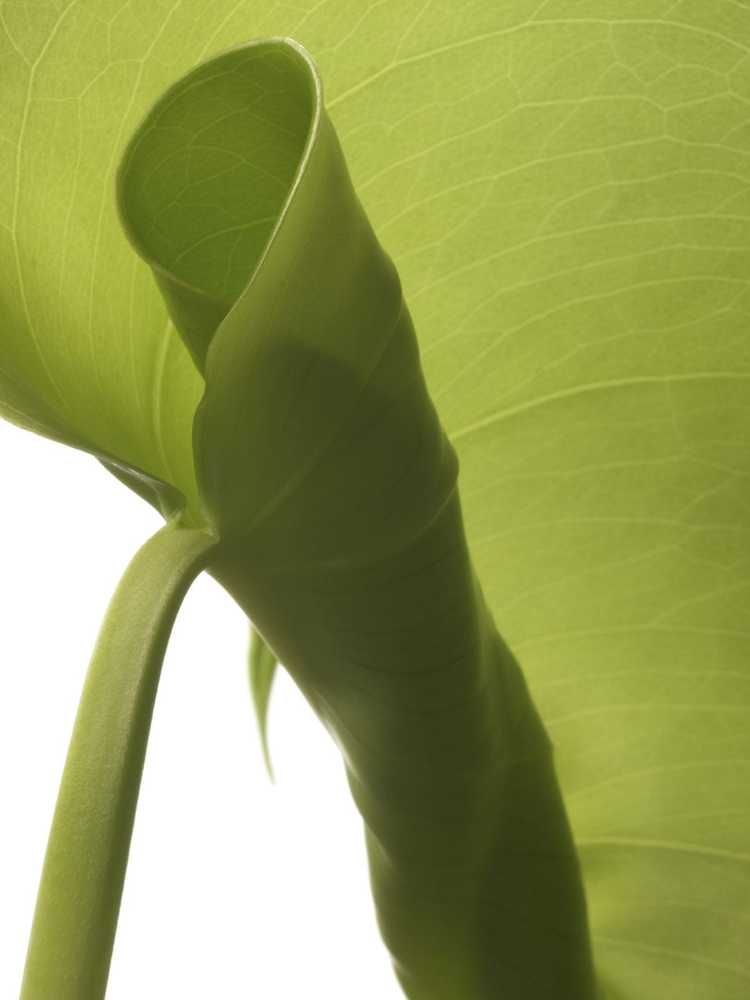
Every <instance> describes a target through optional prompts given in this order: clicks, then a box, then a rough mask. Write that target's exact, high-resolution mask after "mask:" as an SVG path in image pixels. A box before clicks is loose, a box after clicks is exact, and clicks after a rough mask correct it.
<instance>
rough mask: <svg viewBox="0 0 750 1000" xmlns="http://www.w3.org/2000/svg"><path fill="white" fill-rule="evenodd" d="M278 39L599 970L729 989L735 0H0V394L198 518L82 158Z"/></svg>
mask: <svg viewBox="0 0 750 1000" xmlns="http://www.w3.org/2000/svg"><path fill="white" fill-rule="evenodd" d="M282 33H283V34H289V35H293V36H294V37H296V38H298V39H299V40H300V41H301V42H303V43H304V44H306V45H307V46H308V48H309V49H310V50H311V51H312V52H313V54H314V55H315V57H316V60H317V61H318V63H319V65H320V67H321V71H322V75H323V77H324V79H325V81H326V91H327V95H328V97H327V106H328V108H329V110H330V113H331V117H332V119H333V121H334V123H335V124H336V127H337V131H338V133H339V136H340V138H341V140H342V144H343V147H344V150H345V153H346V157H347V161H348V163H349V166H350V169H351V172H352V175H353V178H354V183H355V187H356V189H357V191H358V193H359V194H360V196H361V198H362V200H363V203H364V205H365V207H366V209H367V213H368V215H369V217H370V219H371V220H372V222H373V224H374V227H375V230H376V232H377V234H378V235H379V236H380V237H381V239H382V240H383V242H384V244H385V245H386V247H387V248H388V250H389V252H390V253H391V254H392V256H393V258H394V260H395V262H396V265H397V267H398V271H399V274H400V276H401V278H402V281H403V283H404V287H405V289H406V295H407V300H408V302H409V305H410V309H411V312H412V315H413V317H414V320H415V324H416V328H417V330H418V335H419V341H420V345H421V349H422V357H423V364H424V367H425V370H426V375H427V381H428V385H429V387H430V390H431V392H432V394H433V396H434V398H435V399H436V402H437V406H438V410H439V413H440V415H441V418H442V420H443V422H444V424H445V426H446V428H447V430H448V432H449V434H450V435H451V437H452V440H453V441H454V443H455V446H456V449H457V451H458V454H459V457H460V460H461V483H462V497H463V505H464V512H465V517H466V524H467V531H468V537H469V542H470V544H471V548H472V553H473V557H474V562H475V565H476V567H477V569H478V573H479V577H480V579H481V580H482V585H483V588H484V591H485V595H486V598H487V600H488V603H489V605H490V607H491V608H492V609H493V611H494V613H495V615H496V617H497V619H498V622H499V624H500V626H501V629H502V632H503V635H504V636H505V637H506V638H507V639H508V641H509V643H510V645H511V646H512V648H513V649H514V651H516V652H517V653H518V654H519V656H520V657H521V659H522V661H523V665H524V671H525V674H526V676H527V677H528V679H529V682H530V685H531V688H532V692H533V693H534V696H535V699H536V701H537V703H538V704H539V706H540V708H541V711H542V715H543V717H544V719H545V722H546V724H547V726H548V728H549V730H550V732H551V735H552V737H553V739H554V741H555V745H556V748H557V750H556V756H557V761H558V769H559V770H560V772H561V777H562V782H563V786H564V789H565V793H566V801H567V804H568V808H569V811H570V814H571V819H572V822H573V826H574V830H575V833H576V836H577V839H578V843H579V851H580V852H581V857H582V861H583V865H584V873H585V876H586V884H587V891H588V897H589V902H590V907H591V916H592V924H593V930H594V935H595V948H596V953H597V962H598V968H599V970H600V973H601V976H602V977H603V979H604V981H605V982H606V984H607V987H608V990H609V993H610V995H611V997H612V998H613V1000H621V998H623V997H624V998H639V1000H640V998H644V1000H662V998H665V1000H683V998H684V1000H703V998H704V997H705V996H707V995H708V996H710V997H711V998H712V1000H714V998H716V1000H734V998H738V997H743V996H744V995H745V993H746V991H747V977H748V975H750V967H748V962H747V949H746V947H745V944H746V941H747V939H748V936H749V935H750V918H749V916H748V914H749V913H750V876H749V875H748V862H749V860H750V859H749V858H748V849H747V843H748V829H749V822H750V819H749V809H750V806H749V804H748V793H747V788H748V785H749V782H748V779H749V778H750V775H749V774H748V764H747V761H748V757H749V754H748V742H749V740H750V736H749V735H748V734H749V733H750V727H749V726H748V714H749V713H748V695H749V694H750V692H749V691H748V687H749V686H750V681H749V680H748V672H747V653H748V633H749V630H748V626H747V607H748V601H747V597H748V593H747V591H748V581H749V579H750V574H749V571H748V546H747V523H748V522H747V500H746V497H747V473H748V454H749V453H748V415H747V406H746V402H745V401H746V391H747V379H748V374H749V373H750V364H749V362H750V358H749V357H748V339H747V333H746V331H747V312H748V310H747V288H746V283H747V280H748V279H747V276H748V273H750V270H749V268H748V265H749V264H750V259H749V258H750V254H749V253H748V236H747V233H748V202H747V184H748V179H749V178H750V171H749V170H748V156H749V155H750V134H749V133H748V132H747V128H746V124H745V123H746V118H747V101H748V99H749V98H750V85H749V83H748V81H749V80H750V68H749V67H750V63H749V62H748V48H750V11H749V10H748V5H747V3H745V2H740V0H681V2H680V0H678V2H677V3H674V2H672V0H627V2H623V0H550V2H548V3H546V4H540V3H539V2H538V0H529V2H524V0H517V2H508V3H486V4H475V5H472V6H469V7H462V6H456V5H455V4H453V3H449V2H448V0H444V2H443V0H441V2H433V3H432V4H424V2H423V0H414V2H411V0H403V2H401V0H399V2H398V3H395V2H385V3H371V4H361V3H357V2H354V0H329V2H327V3H323V4H320V3H318V2H315V0H301V2H300V3H298V4H296V5H295V7H294V8H291V7H280V6H274V5H270V6H269V5H267V4H261V3H260V2H259V0H247V2H245V3H240V4H235V3H231V2H229V0H217V2H216V3H213V4H211V5H205V4H199V3H198V2H197V0H183V3H181V4H178V5H175V6H171V5H167V6H159V5H154V4H151V3H147V2H146V0H135V2H134V3H131V4H129V5H127V6H125V5H122V4H120V3H119V2H115V3H111V4H107V3H103V4H101V5H100V4H98V3H97V4H94V3H85V4H80V3H78V4H77V3H61V4H59V5H55V4H50V5H49V6H40V7H35V8H34V10H33V16H31V15H29V16H27V12H26V10H25V8H23V7H20V6H11V5H4V6H3V7H2V19H0V53H2V60H3V63H2V65H3V69H4V71H3V75H2V89H3V97H4V101H3V103H2V107H1V110H0V137H1V138H2V141H0V176H2V177H3V178H4V179H5V181H4V183H3V185H2V186H0V309H1V310H2V320H3V325H2V332H1V333H0V369H2V372H3V375H2V378H3V383H2V390H1V391H0V396H1V397H2V400H3V408H4V412H5V413H6V415H8V416H10V417H11V418H12V419H17V420H20V421H21V422H25V423H27V424H31V425H32V426H37V425H42V426H41V428H40V429H44V428H45V427H46V428H48V429H49V428H52V432H53V433H54V434H55V435H56V436H64V437H65V438H66V439H67V440H71V441H73V442H74V443H80V442H81V441H83V443H90V441H89V439H95V442H94V443H95V445H96V447H97V449H98V450H99V451H100V452H107V453H110V454H114V455H116V456H117V457H118V458H120V459H121V460H122V461H124V462H127V463H130V464H133V465H137V466H140V467H141V468H144V469H146V470H147V471H148V472H150V473H151V474H153V475H156V476H159V477H162V478H164V479H167V480H169V481H170V482H172V483H175V484H177V485H178V486H179V487H180V489H181V490H182V491H183V492H184V493H185V494H186V495H187V496H188V497H189V498H190V499H191V504H192V509H193V510H194V511H195V512H196V517H198V516H200V515H199V513H197V512H198V507H197V503H196V496H197V491H196V486H195V479H194V476H193V473H192V458H191V428H190V422H191V417H192V413H193V410H194V404H195V401H196V400H197V399H198V398H199V396H200V394H201V384H200V379H199V377H198V375H197V373H196V372H195V370H194V368H193V366H192V364H191V362H190V358H189V355H188V354H187V351H186V350H185V349H184V348H183V347H182V345H181V343H180V342H179V340H178V338H177V337H176V336H175V335H174V334H173V333H171V334H170V328H169V325H168V323H167V321H166V316H165V312H164V307H163V305H162V303H161V300H160V298H159V295H158V292H157V291H156V289H155V287H154V286H153V282H152V280H151V277H150V275H149V274H148V271H147V269H146V268H145V267H144V266H143V265H141V264H140V263H139V262H137V261H136V260H135V259H134V255H133V254H132V252H131V251H130V249H129V248H128V247H127V245H126V243H125V241H124V240H123V238H122V235H121V232H120V229H119V227H118V222H117V218H116V215H115V211H114V207H113V202H112V178H113V172H114V169H115V167H116V164H117V162H118V160H119V157H120V153H121V149H122V146H123V143H124V141H125V139H126V138H127V137H128V136H129V134H130V133H131V131H132V129H133V128H134V127H135V125H136V123H137V121H138V119H139V118H140V116H141V115H142V113H143V112H144V111H145V109H146V108H147V107H148V105H149V104H150V103H151V102H152V101H153V100H154V99H156V98H157V97H158V96H159V95H160V94H161V93H162V92H163V90H164V88H165V87H166V86H168V85H169V84H171V83H172V81H173V80H174V79H176V78H177V77H179V75H180V74H181V73H183V72H185V71H187V70H188V69H189V68H190V67H191V66H193V65H194V64H195V63H196V62H198V61H199V60H200V59H201V58H203V57H204V56H205V55H207V54H209V53H211V52H216V51H218V50H220V49H222V48H224V47H226V46H228V45H231V44H235V43H237V42H239V41H242V40H244V39H246V38H248V37H252V36H255V35H263V34H282ZM40 355H41V356H40ZM45 369H46V370H47V371H48V373H51V375H50V374H45ZM52 379H54V381H55V383H56V384H57V386H58V388H57V391H56V390H55V388H54V386H53V384H52V381H51V380H52ZM60 397H62V400H64V403H63V402H62V401H61V399H60Z"/></svg>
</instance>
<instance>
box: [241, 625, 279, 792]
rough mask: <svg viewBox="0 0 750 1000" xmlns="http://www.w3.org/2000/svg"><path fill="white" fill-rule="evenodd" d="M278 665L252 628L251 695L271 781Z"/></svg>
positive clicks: (258, 633)
mask: <svg viewBox="0 0 750 1000" xmlns="http://www.w3.org/2000/svg"><path fill="white" fill-rule="evenodd" d="M277 667H278V663H277V661H276V657H275V655H274V652H273V650H272V649H271V648H270V646H269V645H268V644H267V643H266V642H265V640H264V639H263V636H262V635H261V634H260V632H258V631H256V630H255V629H254V628H251V629H250V654H249V656H248V680H249V682H250V695H251V697H252V699H253V708H254V709H255V719H256V722H257V723H258V734H259V736H260V743H261V749H262V750H263V760H264V761H265V765H266V770H267V771H268V777H269V778H270V779H271V781H273V780H274V777H273V764H272V762H271V751H270V747H269V745H268V708H269V704H270V700H271V691H272V690H273V681H274V677H275V676H276V670H277Z"/></svg>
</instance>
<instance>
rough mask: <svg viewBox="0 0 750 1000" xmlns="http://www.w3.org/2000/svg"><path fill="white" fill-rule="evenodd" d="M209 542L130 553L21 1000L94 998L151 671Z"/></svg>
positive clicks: (69, 774) (102, 975)
mask: <svg viewBox="0 0 750 1000" xmlns="http://www.w3.org/2000/svg"><path fill="white" fill-rule="evenodd" d="M214 544H215V541H214V539H213V538H211V537H210V536H208V535H206V534H205V533H203V532H200V531H195V530H188V529H183V528H177V527H175V526H173V525H167V526H166V527H165V528H163V529H162V530H161V531H159V532H158V533H157V534H156V535H154V536H153V537H152V538H151V539H149V541H148V542H146V544H145V545H144V546H143V547H142V548H141V549H140V550H139V552H138V553H137V554H136V556H135V558H134V559H133V561H132V562H131V563H130V565H129V566H128V568H127V570H126V571H125V574H124V576H123V578H122V580H121V581H120V584H119V586H118V588H117V590H116V592H115V595H114V597H113V599H112V602H111V604H110V606H109V609H108V611H107V615H106V617H105V620H104V623H103V626H102V629H101V632H100V634H99V638H98V641H97V644H96V648H95V650H94V654H93V657H92V660H91V665H90V667H89V671H88V675H87V678H86V682H85V685H84V688H83V694H82V696H81V702H80V705H79V708H78V714H77V717H76V721H75V726H74V729H73V735H72V738H71V742H70V748H69V750H68V756H67V760H66V764H65V770H64V772H63V778H62V783H61V786H60V792H59V795H58V800H57V806H56V809H55V815H54V819H53V821H52V829H51V832H50V837H49V842H48V845H47V854H46V857H45V862H44V869H43V872H42V878H41V883H40V887H39V894H38V898H37V905H36V911H35V914H34V922H33V926H32V931H31V939H30V943H29V950H28V955H27V960H26V969H25V972H24V979H23V985H22V987H21V1000H52V998H53V997H54V1000H100V998H102V997H104V993H105V990H106V986H107V976H108V973H109V964H110V959H111V955H112V947H113V943H114V935H115V929H116V926H117V917H118V913H119V908H120V898H121V895H122V888H123V882H124V878H125V869H126V867H127V860H128V851H129V847H130V838H131V834H132V830H133V821H134V818H135V809H136V804H137V800H138V790H139V787H140V780H141V773H142V770H143V762H144V758H145V754H146V745H147V741H148V734H149V729H150V725H151V717H152V713H153V708H154V700H155V697H156V690H157V686H158V682H159V675H160V672H161V665H162V661H163V658H164V653H165V651H166V646H167V641H168V639H169V634H170V632H171V630H172V625H173V623H174V620H175V618H176V615H177V611H178V609H179V607H180V604H181V603H182V600H183V598H184V596H185V593H186V592H187V590H188V587H189V586H190V584H191V583H192V581H193V579H194V578H195V577H196V575H197V574H198V573H199V572H200V570H201V569H202V568H203V566H204V563H205V559H206V557H207V555H208V553H209V551H210V549H211V548H212V547H213V545H214Z"/></svg>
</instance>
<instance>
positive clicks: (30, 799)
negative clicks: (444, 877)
mask: <svg viewBox="0 0 750 1000" xmlns="http://www.w3.org/2000/svg"><path fill="white" fill-rule="evenodd" d="M0 469H1V470H2V472H1V473H0V474H1V475H2V489H1V490H0V552H1V553H2V560H1V562H0V997H3V998H13V997H16V996H17V995H18V990H19V986H20V979H21V973H22V968H23V960H24V953H25V949H26V941H27V937H28V931H29V926H30V922H31V916H32V912H33V906H34V897H35V894H36V887H37V881H38V878H39V873H40V870H41V864H42V858H43V855H44V847H45V843H46V839H47V833H48V829H49V823H50V819H51V815H52V809H53V805H54V800H55V796H56V792H57V785H58V782H59V779H60V774H61V770H62V765H63V761H64V756H65V752H66V748H67V742H68V737H69V735H70V730H71V726H72V723H73V718H74V713H75V709H76V705H77V701H78V696H79V694H80V690H81V686H82V683H83V677H84V672H85V669H86V666H87V662H88V658H89V655H90V652H91V649H92V646H93V643H94V640H95V638H96V633H97V630H98V628H99V624H100V622H101V619H102V616H103V614H104V611H105V609H106V606H107V604H108V601H109V598H110V596H111V594H112V592H113V590H114V588H115V586H116V584H117V581H118V579H119V577H120V575H121V573H122V571H123V570H124V568H125V566H126V564H127V563H128V561H129V560H130V558H131V557H132V556H133V555H134V553H135V551H136V549H137V548H138V547H139V546H140V545H141V544H142V543H143V542H144V541H145V540H146V538H147V537H148V536H149V535H150V534H152V533H153V532H154V531H155V530H156V529H157V528H158V527H159V525H160V523H161V522H160V519H159V518H158V516H157V515H156V514H155V513H154V512H153V511H152V510H151V509H150V508H149V507H148V506H147V505H146V504H145V503H143V502H142V501H141V500H139V499H138V498H137V497H135V496H134V495H132V494H131V493H130V492H129V491H128V490H127V489H126V488H125V487H124V486H122V485H121V484H119V483H118V482H117V481H116V480H115V479H114V478H112V477H111V476H110V475H109V474H108V473H107V472H105V471H104V469H102V468H101V467H100V466H99V465H98V463H97V462H96V461H95V460H94V459H92V458H90V457H88V456H85V455H81V454H79V453H77V452H74V451H72V450H70V449H68V448H64V447H62V446H60V445H57V444H53V443H51V442H48V441H45V440H43V439H41V438H38V437H36V436H34V435H31V434H28V433H25V432H23V431H20V430H18V429H16V428H14V427H12V426H10V425H8V424H5V423H4V422H3V421H1V420H0ZM246 646H247V625H246V621H245V619H244V617H243V615H242V614H241V612H240V611H239V610H238V608H237V607H236V606H235V605H234V604H233V602H232V601H231V600H230V598H229V597H228V596H227V595H226V594H225V593H224V592H223V591H222V590H221V588H220V587H219V586H218V585H217V584H216V583H214V581H213V580H211V579H209V578H207V577H201V578H199V579H198V580H197V581H196V583H195V584H194V585H193V588H192V589H191V591H190V593H189V594H188V597H187V599H186V601H185V604H184V605H183V609H182V612H181V613H180V616H179V619H178V621H177V625H176V627H175V631H174V633H173V635H172V640H171V642H170V647H169V652H168V654H167V658H166V662H165V665H164V672H163V675H162V684H161V688H160V691H159V696H158V699H157V705H156V712H155V716H154V724H153V729H152V735H151V741H150V744H149V751H148V756H147V759H146V767H145V772H144V778H143V784H142V788H141V797H140V802H139V808H138V815H137V819H136V825H135V833H134V837H133V844H132V850H131V855H130V865H129V868H128V876H127V880H126V887H125V894H124V897H123V906H122V911H121V915H120V925H119V930H118V935H117V941H116V945H115V954H114V960H113V964H112V973H111V976H110V985H109V990H108V992H107V1000H134V998H138V1000H171V998H179V1000H193V998H196V1000H197V998H201V1000H240V998H243V1000H244V998H249V997H255V998H258V1000H317V998H320V1000H353V998H357V1000H397V998H401V997H402V993H401V991H400V990H399V989H398V987H397V986H396V984H395V980H394V977H393V974H392V972H391V969H390V964H389V960H388V956H387V954H386V952H385V949H384V947H383V946H382V944H381V943H380V939H379V937H378V932H377V929H376V924H375V918H374V913H373V907H372V903H371V900H370V895H369V884H368V878H367V870H366V860H365V851H364V846H363V841H362V833H361V824H360V821H359V818H358V816H357V814H356V812H355V810H354V807H353V806H352V804H351V802H350V799H349V796H348V791H347V788H346V784H345V778H344V773H343V768H342V765H341V763H340V759H339V755H338V751H337V750H336V749H335V747H334V746H333V745H332V744H331V742H330V739H329V737H328V736H327V735H326V734H325V732H324V731H323V730H322V727H320V725H319V724H318V723H317V721H316V720H315V719H314V717H313V716H312V714H311V712H310V710H309V709H308V707H307V705H306V703H305V702H304V701H303V700H302V698H301V696H300V695H299V694H298V693H297V691H296V690H295V689H294V687H293V685H292V683H291V682H290V681H289V680H288V678H287V677H286V675H283V676H280V677H279V678H278V682H277V685H276V690H275V692H274V698H273V702H272V712H271V750H272V754H273V759H274V764H275V770H276V784H275V785H271V784H270V783H269V781H268V779H267V777H266V774H265V771H264V769H263V764H262V759H261V754H260V749H259V745H258V740H257V733H256V730H255V725H254V719H253V715H252V709H251V704H250V697H249V693H248V687H247V680H246V668H245V658H246ZM50 1000H54V998H52V997H51V998H50Z"/></svg>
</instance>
